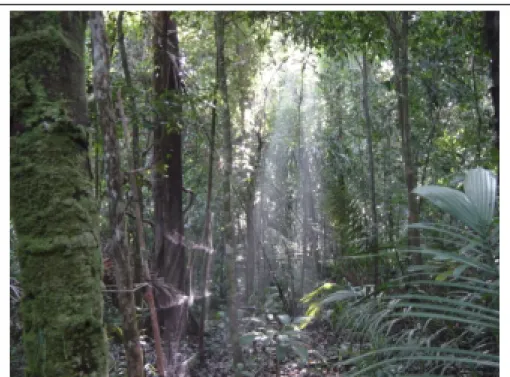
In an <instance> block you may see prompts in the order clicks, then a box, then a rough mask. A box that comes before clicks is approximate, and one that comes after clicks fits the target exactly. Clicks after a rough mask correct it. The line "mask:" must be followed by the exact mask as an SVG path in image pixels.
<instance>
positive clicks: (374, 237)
mask: <svg viewBox="0 0 510 377" xmlns="http://www.w3.org/2000/svg"><path fill="white" fill-rule="evenodd" d="M362 71H363V75H362V76H363V112H364V115H365V127H366V134H367V147H368V182H369V192H370V210H371V212H372V227H371V228H372V229H371V232H370V233H371V234H370V237H369V239H370V248H369V250H370V253H371V254H376V255H377V253H378V249H379V245H378V241H379V223H378V218H377V200H376V196H375V166H374V151H373V147H372V120H371V119H370V108H369V102H368V64H367V52H366V49H364V50H363V66H362ZM374 285H375V288H376V289H377V286H378V285H379V257H378V256H376V257H375V258H374Z"/></svg>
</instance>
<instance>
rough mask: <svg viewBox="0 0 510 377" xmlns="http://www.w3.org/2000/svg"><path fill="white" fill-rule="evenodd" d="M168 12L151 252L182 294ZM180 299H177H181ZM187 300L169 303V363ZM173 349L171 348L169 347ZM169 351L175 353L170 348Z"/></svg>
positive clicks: (160, 41) (159, 15) (158, 48)
mask: <svg viewBox="0 0 510 377" xmlns="http://www.w3.org/2000/svg"><path fill="white" fill-rule="evenodd" d="M170 16H171V12H154V40H153V47H154V77H153V89H154V95H155V98H154V101H155V108H156V115H155V117H154V161H155V174H154V182H153V197H154V223H155V234H154V237H155V240H154V243H155V252H156V262H157V266H158V268H159V276H161V277H163V278H164V280H165V282H166V283H168V284H170V285H171V286H172V287H173V288H174V289H176V290H177V291H176V292H177V293H178V295H183V294H184V292H185V289H186V287H185V285H186V284H185V283H186V254H185V250H184V247H183V242H182V240H183V233H184V226H183V215H182V186H183V181H182V136H181V128H180V127H181V126H180V124H179V114H180V112H181V105H180V98H179V95H180V91H181V88H182V84H181V80H180V76H179V69H180V67H179V45H178V38H177V25H176V23H175V21H174V20H171V19H170ZM181 298H182V296H181ZM186 313H187V302H186V300H177V299H175V300H173V303H171V304H169V308H168V309H167V314H165V319H164V327H165V340H166V342H167V344H166V345H167V346H168V347H169V348H168V356H169V360H172V358H171V355H172V354H173V352H174V351H175V350H174V349H173V347H174V346H175V347H177V346H178V342H179V339H180V337H181V335H182V329H185V328H186V326H185V319H186ZM172 343H174V346H172ZM175 347H174V348H175Z"/></svg>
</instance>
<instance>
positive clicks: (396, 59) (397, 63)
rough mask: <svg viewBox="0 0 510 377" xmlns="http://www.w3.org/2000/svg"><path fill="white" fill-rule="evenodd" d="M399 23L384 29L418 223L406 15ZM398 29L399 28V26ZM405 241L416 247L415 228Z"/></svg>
mask: <svg viewBox="0 0 510 377" xmlns="http://www.w3.org/2000/svg"><path fill="white" fill-rule="evenodd" d="M400 14H401V17H402V20H401V22H400V25H398V24H399V22H397V15H396V14H391V15H390V16H388V19H387V20H388V26H389V29H390V32H391V34H392V39H393V65H394V67H395V80H396V88H397V102H398V124H399V129H400V132H401V138H402V157H403V160H404V177H405V181H406V185H407V203H408V223H409V224H413V223H416V222H418V221H419V217H420V213H419V202H418V200H417V197H416V195H415V194H413V192H412V191H413V190H414V188H415V187H416V184H417V179H416V172H415V166H414V161H413V158H412V156H413V154H412V146H411V124H410V122H409V84H408V23H409V12H400ZM399 26H400V27H399ZM407 239H408V241H407V242H408V245H409V247H414V248H416V247H420V232H419V230H418V229H408V231H407ZM412 259H413V263H414V264H416V265H421V264H422V256H421V254H420V253H414V254H413V256H412Z"/></svg>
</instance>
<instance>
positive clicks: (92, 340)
mask: <svg viewBox="0 0 510 377" xmlns="http://www.w3.org/2000/svg"><path fill="white" fill-rule="evenodd" d="M10 21H11V25H10V30H11V37H10V43H11V50H10V54H11V55H10V56H11V67H10V68H11V69H10V82H11V97H10V100H11V155H10V156H11V160H10V161H11V164H10V174H11V176H10V178H11V181H10V182H11V191H10V195H11V217H12V220H13V224H14V228H15V231H16V234H17V237H18V243H17V247H16V252H17V256H18V259H19V262H20V268H21V277H20V281H21V286H22V289H23V298H22V302H21V313H22V321H23V344H24V348H25V358H26V367H25V376H27V377H40V376H52V377H72V376H76V377H78V376H90V377H92V376H98V377H103V376H106V375H107V342H106V336H105V332H104V325H103V297H102V292H101V279H102V261H101V253H100V251H99V234H98V233H99V232H98V219H97V206H96V201H95V198H94V194H93V187H94V186H93V181H92V172H91V170H90V161H89V160H88V135H87V132H88V130H87V129H86V126H87V124H88V119H87V103H86V93H85V67H84V63H83V55H84V48H85V28H86V13H85V12H12V13H11V19H10ZM42 61H44V64H41V62H42ZM29 83H30V85H28V84H29ZM45 114H51V115H45ZM13 128H14V129H17V132H16V133H14V132H13Z"/></svg>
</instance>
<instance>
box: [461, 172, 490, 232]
mask: <svg viewBox="0 0 510 377" xmlns="http://www.w3.org/2000/svg"><path fill="white" fill-rule="evenodd" d="M496 184H497V182H496V177H494V175H493V174H492V173H491V172H490V171H488V170H485V169H481V168H477V169H471V170H469V171H468V172H467V173H466V180H465V181H464V192H465V193H466V195H467V197H468V198H469V199H470V200H471V203H473V205H474V207H475V208H476V211H477V214H478V216H477V219H478V221H479V226H480V227H481V228H482V229H483V228H486V229H487V228H489V227H490V226H491V224H492V220H493V217H494V210H495V207H496Z"/></svg>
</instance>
